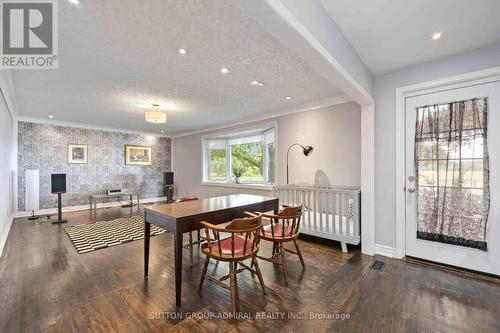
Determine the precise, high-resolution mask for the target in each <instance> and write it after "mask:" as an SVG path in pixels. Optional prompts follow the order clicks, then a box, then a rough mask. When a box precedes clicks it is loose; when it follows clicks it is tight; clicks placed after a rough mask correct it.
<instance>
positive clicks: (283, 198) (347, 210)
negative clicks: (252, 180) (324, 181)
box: [274, 185, 361, 253]
mask: <svg viewBox="0 0 500 333" xmlns="http://www.w3.org/2000/svg"><path fill="white" fill-rule="evenodd" d="M274 194H275V196H276V197H278V198H279V199H280V204H281V205H283V204H301V205H303V209H304V210H303V211H304V213H303V215H302V221H301V223H300V232H301V233H303V234H307V235H312V236H316V237H320V238H326V239H332V240H336V241H339V242H340V244H341V245H342V252H346V253H347V244H353V245H358V244H359V242H360V225H361V223H360V218H361V214H360V208H361V206H360V200H361V191H360V189H359V188H356V187H343V186H334V187H321V186H316V185H280V186H276V187H275V188H274Z"/></svg>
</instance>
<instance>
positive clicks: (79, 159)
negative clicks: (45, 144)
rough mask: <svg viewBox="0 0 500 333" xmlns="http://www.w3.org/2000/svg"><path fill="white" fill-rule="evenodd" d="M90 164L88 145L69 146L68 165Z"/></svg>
mask: <svg viewBox="0 0 500 333" xmlns="http://www.w3.org/2000/svg"><path fill="white" fill-rule="evenodd" d="M88 162H89V146H88V145H77V144H69V145H68V163H69V164H87V163H88Z"/></svg>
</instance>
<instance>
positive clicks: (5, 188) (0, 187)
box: [0, 71, 16, 255]
mask: <svg viewBox="0 0 500 333" xmlns="http://www.w3.org/2000/svg"><path fill="white" fill-rule="evenodd" d="M0 89H1V91H0V255H1V254H2V252H3V248H4V245H5V242H6V240H7V235H8V232H9V229H10V222H11V220H10V217H11V212H12V209H13V207H14V202H13V197H14V195H13V181H12V180H13V177H12V172H13V170H14V168H15V164H16V163H15V158H14V156H15V145H14V133H15V123H14V120H13V116H12V115H11V113H10V112H9V110H11V111H12V108H13V103H12V94H11V89H10V78H9V76H8V73H7V72H5V71H2V72H1V76H0ZM12 112H13V111H12Z"/></svg>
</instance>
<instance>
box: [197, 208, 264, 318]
mask: <svg viewBox="0 0 500 333" xmlns="http://www.w3.org/2000/svg"><path fill="white" fill-rule="evenodd" d="M245 214H246V215H247V216H249V217H248V218H241V219H235V220H233V221H232V222H231V223H229V224H228V225H227V226H225V227H220V226H216V225H213V224H210V223H208V222H205V221H203V222H200V223H201V224H202V225H203V226H204V227H205V233H206V239H207V242H206V243H204V244H202V246H201V252H202V253H203V254H205V255H206V259H205V265H204V266H203V271H202V273H201V278H200V286H199V291H200V292H201V288H202V287H203V281H205V277H207V279H208V280H210V281H212V282H214V283H216V284H218V285H219V286H221V287H223V288H225V289H229V290H230V292H231V304H232V309H233V314H236V311H237V309H238V307H239V305H238V285H237V281H236V275H237V274H238V273H241V272H242V271H244V270H249V271H250V272H252V273H256V274H257V276H258V278H259V282H260V285H261V287H262V291H263V292H264V293H265V292H266V291H265V286H264V280H263V279H262V274H261V271H260V268H259V264H258V262H257V259H256V255H257V252H258V251H259V237H258V234H259V232H260V230H261V228H262V220H261V219H262V214H261V213H255V214H252V213H245ZM211 232H212V235H215V238H211V236H210V234H211ZM221 234H227V235H228V237H225V238H223V237H221ZM210 258H213V259H215V260H218V261H227V262H228V263H229V274H228V275H225V276H223V277H221V278H216V277H214V276H210V275H207V267H208V263H209V261H210ZM250 258H251V260H252V264H253V266H255V270H254V269H253V268H251V267H248V266H247V265H245V264H244V263H243V262H242V261H243V260H245V259H250ZM238 264H239V265H240V266H241V268H239V269H238ZM228 278H229V286H228V285H227V284H226V283H224V280H226V279H228Z"/></svg>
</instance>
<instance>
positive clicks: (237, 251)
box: [201, 235, 253, 256]
mask: <svg viewBox="0 0 500 333" xmlns="http://www.w3.org/2000/svg"><path fill="white" fill-rule="evenodd" d="M252 244H253V238H250V237H249V238H248V239H247V242H246V246H245V237H244V236H241V235H234V255H235V256H242V255H249V254H251V253H252ZM220 246H221V252H222V255H229V256H231V255H232V253H231V249H232V241H231V237H228V238H224V239H221V240H220ZM201 249H202V251H203V252H207V253H210V248H209V247H208V243H205V244H203V245H202V247H201ZM244 250H245V252H243V251H244ZM221 252H219V243H218V242H212V251H211V253H213V254H215V255H220V253H221Z"/></svg>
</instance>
